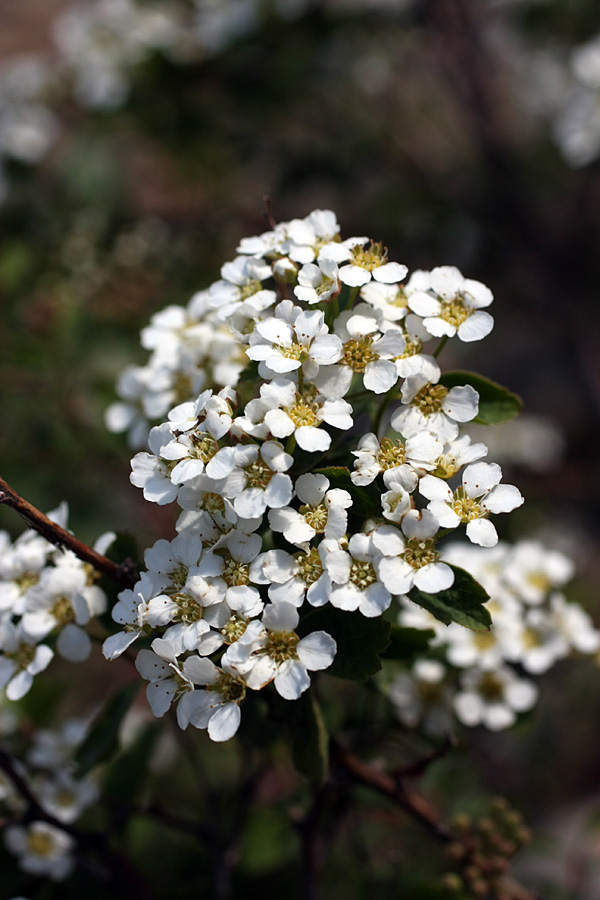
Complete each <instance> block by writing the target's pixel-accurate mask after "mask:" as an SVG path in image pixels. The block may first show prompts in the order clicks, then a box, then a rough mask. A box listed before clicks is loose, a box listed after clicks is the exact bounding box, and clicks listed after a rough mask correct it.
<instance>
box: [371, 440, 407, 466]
mask: <svg viewBox="0 0 600 900" xmlns="http://www.w3.org/2000/svg"><path fill="white" fill-rule="evenodd" d="M377 462H378V463H379V465H380V466H381V468H382V469H384V470H385V469H396V468H397V467H398V466H402V465H404V463H405V462H406V449H405V447H404V444H403V443H402V441H392V440H390V438H383V439H382V441H381V445H380V448H379V453H378V454H377Z"/></svg>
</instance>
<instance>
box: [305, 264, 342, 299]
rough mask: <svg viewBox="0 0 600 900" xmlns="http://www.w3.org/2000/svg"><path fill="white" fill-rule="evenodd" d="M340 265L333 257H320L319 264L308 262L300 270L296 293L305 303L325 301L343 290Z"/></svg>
mask: <svg viewBox="0 0 600 900" xmlns="http://www.w3.org/2000/svg"><path fill="white" fill-rule="evenodd" d="M341 287H342V286H341V283H340V278H339V270H338V265H337V263H336V262H335V261H334V260H333V259H320V260H318V264H317V265H315V264H314V263H307V264H306V265H304V266H302V268H301V269H300V271H299V272H298V284H297V286H296V287H295V288H294V294H295V295H296V297H297V298H298V300H302V301H303V302H304V303H309V304H311V305H312V304H313V303H325V302H326V301H327V300H329V299H330V298H331V297H334V296H336V295H337V294H339V292H340V290H341Z"/></svg>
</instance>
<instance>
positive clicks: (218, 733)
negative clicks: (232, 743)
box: [208, 703, 241, 742]
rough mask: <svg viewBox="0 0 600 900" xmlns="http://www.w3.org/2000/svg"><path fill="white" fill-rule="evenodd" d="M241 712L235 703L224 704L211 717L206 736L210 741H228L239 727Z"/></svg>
mask: <svg viewBox="0 0 600 900" xmlns="http://www.w3.org/2000/svg"><path fill="white" fill-rule="evenodd" d="M240 719H241V712H240V708H239V706H238V705H237V703H226V704H225V705H224V706H221V707H220V708H219V709H218V710H217V711H216V712H215V714H214V715H213V716H212V717H211V720H210V722H209V723H208V736H209V737H210V739H211V740H212V741H218V742H221V741H228V740H229V739H230V738H232V737H233V736H234V734H235V733H236V731H237V730H238V728H239V727H240Z"/></svg>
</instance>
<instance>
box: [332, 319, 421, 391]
mask: <svg viewBox="0 0 600 900" xmlns="http://www.w3.org/2000/svg"><path fill="white" fill-rule="evenodd" d="M382 318H383V317H382V316H378V315H377V313H376V312H375V310H373V309H371V308H370V307H369V306H368V305H367V304H366V303H361V304H359V306H357V307H354V309H352V310H349V311H347V312H343V313H342V314H341V315H340V316H338V317H337V319H336V320H335V323H334V330H335V334H336V335H337V336H338V337H339V338H340V339H341V340H342V341H343V355H342V357H341V359H340V362H339V364H338V365H333V366H329V367H328V368H327V369H325V370H324V371H323V372H320V373H319V374H318V376H317V377H316V378H315V384H316V385H317V387H318V388H319V391H320V392H321V393H322V394H323V395H324V396H326V397H330V398H331V399H334V398H337V397H342V396H344V394H346V393H347V392H348V390H349V389H350V384H351V382H352V378H353V376H354V375H355V374H362V377H363V384H364V386H365V388H366V389H367V390H369V391H373V392H374V393H375V394H382V393H385V392H386V391H388V390H389V389H390V388H391V387H393V386H394V385H395V384H396V382H397V380H398V378H399V373H398V369H397V366H396V364H395V362H393V359H394V358H395V357H397V356H399V355H400V354H402V353H403V352H404V350H405V348H406V341H405V339H404V335H403V334H402V332H401V331H399V330H398V329H397V328H388V329H387V330H386V331H385V332H382V331H381V328H380V325H381V322H382Z"/></svg>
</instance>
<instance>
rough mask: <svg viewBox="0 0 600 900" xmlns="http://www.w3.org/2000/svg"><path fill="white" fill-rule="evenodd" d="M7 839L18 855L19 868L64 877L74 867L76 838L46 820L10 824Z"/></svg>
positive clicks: (49, 875)
mask: <svg viewBox="0 0 600 900" xmlns="http://www.w3.org/2000/svg"><path fill="white" fill-rule="evenodd" d="M4 841H5V843H6V846H7V847H8V849H9V850H10V851H11V853H14V854H15V855H16V856H18V857H19V866H20V868H21V869H22V870H23V871H24V872H28V873H29V874H31V875H36V876H37V877H42V876H45V877H48V878H50V879H52V881H62V880H63V879H64V878H67V876H68V875H69V874H70V873H71V871H72V869H73V866H74V859H73V856H72V851H73V849H74V845H75V842H74V840H73V838H72V837H71V836H70V835H69V834H67V833H66V832H64V831H62V830H61V829H60V828H56V827H55V826H54V825H49V824H48V823H47V822H32V823H31V824H30V825H27V826H21V825H9V826H8V827H7V828H6V829H5V831H4Z"/></svg>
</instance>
